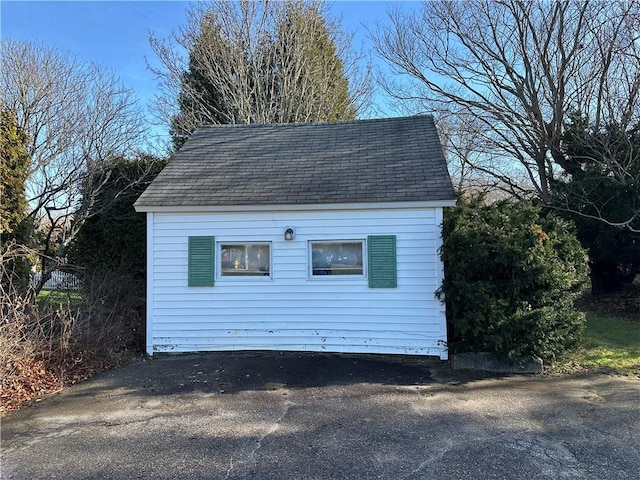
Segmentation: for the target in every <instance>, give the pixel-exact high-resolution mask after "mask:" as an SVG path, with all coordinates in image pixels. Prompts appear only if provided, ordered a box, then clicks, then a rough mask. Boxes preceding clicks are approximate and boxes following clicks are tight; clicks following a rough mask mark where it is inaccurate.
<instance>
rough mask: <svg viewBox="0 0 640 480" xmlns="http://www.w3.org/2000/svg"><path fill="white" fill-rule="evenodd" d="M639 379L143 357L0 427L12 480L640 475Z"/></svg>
mask: <svg viewBox="0 0 640 480" xmlns="http://www.w3.org/2000/svg"><path fill="white" fill-rule="evenodd" d="M639 406H640V380H638V379H627V378H621V377H611V376H604V375H595V376H571V377H564V376H563V377H545V376H504V377H489V376H487V375H484V374H480V373H468V372H466V373H461V372H457V371H452V370H451V369H450V368H449V367H448V365H447V364H446V363H441V362H439V361H438V360H431V359H422V358H416V357H394V356H348V355H325V354H297V353H285V354H279V353H212V354H198V355H182V356H162V357H157V358H153V359H151V360H146V361H140V362H136V363H134V364H131V365H128V366H126V367H124V368H121V369H118V370H115V371H112V372H109V373H106V374H104V375H101V376H99V377H96V378H94V379H92V380H90V381H87V382H85V383H82V384H80V385H76V386H74V387H72V388H69V389H67V390H65V391H64V392H62V393H60V394H56V395H53V396H51V397H50V398H47V399H46V400H44V401H42V402H40V403H38V404H36V405H34V406H32V407H29V408H26V409H23V410H22V411H19V412H15V413H12V414H10V415H8V416H7V417H6V418H5V419H3V420H2V432H1V436H2V472H1V473H2V475H1V477H2V478H3V479H5V478H7V479H45V478H46V479H54V478H60V479H93V478H95V479H108V478H113V479H132V478H133V479H136V478H137V479H146V478H154V479H175V478H179V479H183V478H184V479H378V478H379V479H514V478H526V479H547V478H548V479H555V478H558V479H567V478H568V479H607V480H611V479H638V478H640V408H639Z"/></svg>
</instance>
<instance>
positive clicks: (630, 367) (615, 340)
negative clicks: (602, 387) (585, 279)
mask: <svg viewBox="0 0 640 480" xmlns="http://www.w3.org/2000/svg"><path fill="white" fill-rule="evenodd" d="M554 369H558V370H560V371H565V372H579V371H584V372H598V373H613V374H618V375H632V376H638V377H640V321H637V320H631V319H627V318H624V317H620V316H617V315H611V314H604V313H599V312H593V311H590V312H587V329H586V331H585V334H584V341H583V345H582V347H580V348H579V349H578V350H577V351H576V352H574V353H573V354H571V355H570V356H569V357H568V358H567V359H566V360H565V361H564V362H561V363H560V364H558V365H557V366H556V368H554Z"/></svg>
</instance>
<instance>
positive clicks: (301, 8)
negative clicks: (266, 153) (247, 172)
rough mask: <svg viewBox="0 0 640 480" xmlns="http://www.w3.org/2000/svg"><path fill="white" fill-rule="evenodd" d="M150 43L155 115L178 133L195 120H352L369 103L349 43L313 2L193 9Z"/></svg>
mask: <svg viewBox="0 0 640 480" xmlns="http://www.w3.org/2000/svg"><path fill="white" fill-rule="evenodd" d="M150 41H151V46H152V48H153V50H154V52H155V53H156V55H157V58H158V60H159V62H160V66H158V67H151V66H150V68H151V70H152V71H153V72H154V73H155V74H156V75H157V77H158V78H159V81H160V94H159V95H158V96H157V102H156V106H157V112H158V115H159V117H160V120H161V121H162V122H163V123H165V124H169V125H172V127H173V130H178V131H179V133H182V134H183V135H188V134H189V133H191V132H193V130H195V128H196V127H197V126H198V125H200V124H202V123H214V124H219V123H286V122H292V121H297V122H305V121H319V120H326V121H329V120H339V119H352V118H355V116H356V114H357V112H358V111H360V110H361V109H362V108H363V107H364V106H365V105H366V102H367V101H368V99H369V93H370V88H369V87H370V82H369V81H368V71H364V72H363V71H361V70H359V65H360V62H359V61H360V57H359V56H357V55H356V54H354V52H353V50H351V48H350V37H349V36H348V35H345V34H344V33H343V31H342V30H341V28H340V25H339V22H337V21H335V20H332V19H329V18H328V15H327V12H326V10H325V7H324V5H323V4H322V3H320V2H316V1H313V0H312V1H302V0H299V1H288V2H274V1H269V0H262V1H249V0H242V1H239V2H228V1H224V0H213V1H210V2H198V3H196V4H194V5H193V6H192V8H191V9H190V10H189V12H188V18H187V22H186V25H184V26H183V27H182V28H181V29H180V30H178V31H177V32H174V34H173V35H172V36H171V37H170V38H168V39H160V38H157V37H154V36H152V37H151V39H150ZM349 80H350V82H349ZM176 119H177V122H176Z"/></svg>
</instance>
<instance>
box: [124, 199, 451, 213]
mask: <svg viewBox="0 0 640 480" xmlns="http://www.w3.org/2000/svg"><path fill="white" fill-rule="evenodd" d="M455 204H456V199H455V198H452V199H443V200H424V201H418V202H371V203H314V204H291V205H287V204H284V205H281V204H277V205H276V204H268V205H138V204H136V205H134V207H135V209H136V212H158V213H182V212H190V213H214V212H215V213H217V212H256V211H263V212H264V211H272V210H274V209H277V210H278V211H314V210H401V209H423V208H438V207H453V206H455Z"/></svg>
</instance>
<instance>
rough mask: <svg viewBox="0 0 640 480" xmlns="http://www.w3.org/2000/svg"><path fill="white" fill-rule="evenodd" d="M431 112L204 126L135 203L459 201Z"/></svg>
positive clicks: (155, 204) (144, 204)
mask: <svg viewBox="0 0 640 480" xmlns="http://www.w3.org/2000/svg"><path fill="white" fill-rule="evenodd" d="M454 198H455V195H454V191H453V186H452V183H451V179H450V177H449V173H448V172H447V167H446V162H445V160H444V156H443V153H442V147H441V145H440V141H439V139H438V133H437V131H436V128H435V124H434V122H433V118H432V117H431V116H426V115H425V116H414V117H403V118H387V119H375V120H356V121H351V122H335V123H292V124H266V125H205V126H202V127H200V128H198V129H197V130H196V131H195V132H194V133H193V135H191V137H190V138H189V140H188V141H187V142H186V143H185V144H184V145H183V147H182V148H181V149H180V150H179V151H178V152H176V154H175V155H174V156H173V158H172V159H171V161H170V162H169V164H168V165H167V166H166V167H165V168H164V170H163V171H162V172H161V173H160V174H159V175H158V177H157V178H156V179H155V180H154V181H153V182H152V183H151V185H150V186H149V187H148V188H147V190H146V191H145V192H144V193H143V194H142V195H141V196H140V198H139V199H138V201H137V202H136V207H151V206H196V205H211V206H232V205H269V204H273V205H291V204H337V203H370V202H412V201H429V200H453V199H454Z"/></svg>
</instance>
